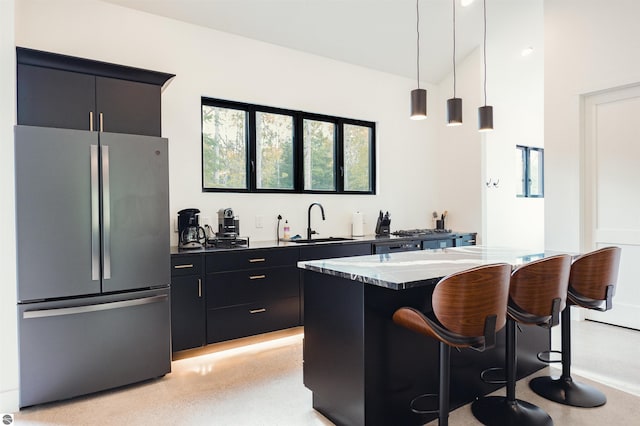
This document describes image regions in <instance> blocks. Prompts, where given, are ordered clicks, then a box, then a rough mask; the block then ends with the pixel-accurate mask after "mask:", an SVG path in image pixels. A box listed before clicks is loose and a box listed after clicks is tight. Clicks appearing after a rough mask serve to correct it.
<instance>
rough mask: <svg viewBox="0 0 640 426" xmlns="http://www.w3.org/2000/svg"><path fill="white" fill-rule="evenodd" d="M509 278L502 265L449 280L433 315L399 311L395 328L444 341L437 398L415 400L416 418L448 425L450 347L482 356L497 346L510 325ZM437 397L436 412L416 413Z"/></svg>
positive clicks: (440, 288) (438, 292)
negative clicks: (430, 417) (434, 419)
mask: <svg viewBox="0 0 640 426" xmlns="http://www.w3.org/2000/svg"><path fill="white" fill-rule="evenodd" d="M510 272H511V266H510V265H508V264H506V263H497V264H492V265H485V266H479V267H476V268H472V269H468V270H465V271H462V272H458V273H455V274H451V275H448V276H446V277H444V278H443V279H442V280H440V281H439V282H438V284H437V285H436V287H435V289H434V291H433V296H432V308H433V311H432V312H429V313H423V312H421V311H419V310H417V309H414V308H410V307H403V308H400V309H398V310H396V311H395V313H394V314H393V321H394V322H395V323H396V324H398V325H400V326H402V327H406V328H408V329H409V330H412V331H415V332H417V333H420V334H423V335H425V336H429V337H432V338H434V339H437V340H438V341H439V353H440V358H439V368H440V371H439V386H438V388H439V391H438V394H437V395H436V394H425V395H420V396H417V397H416V398H414V399H413V400H412V401H411V404H410V405H411V410H412V411H413V412H414V413H417V414H433V413H438V424H439V425H441V426H446V425H448V422H449V367H450V355H451V346H453V347H456V348H472V349H475V350H478V351H483V350H485V349H488V348H492V347H493V346H494V345H495V340H496V332H497V331H498V330H500V329H502V327H504V324H505V322H506V310H507V309H506V306H507V297H508V294H509V277H510ZM436 396H437V397H438V409H437V410H421V409H419V408H417V404H418V402H419V401H420V400H421V399H422V398H427V397H436Z"/></svg>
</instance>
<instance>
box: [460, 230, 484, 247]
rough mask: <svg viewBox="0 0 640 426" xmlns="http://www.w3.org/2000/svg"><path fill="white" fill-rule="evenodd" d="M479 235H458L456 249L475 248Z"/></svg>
mask: <svg viewBox="0 0 640 426" xmlns="http://www.w3.org/2000/svg"><path fill="white" fill-rule="evenodd" d="M477 235H478V234H476V233H472V234H458V235H456V240H455V245H456V247H464V246H475V245H476V236H477Z"/></svg>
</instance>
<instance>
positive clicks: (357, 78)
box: [16, 0, 437, 244]
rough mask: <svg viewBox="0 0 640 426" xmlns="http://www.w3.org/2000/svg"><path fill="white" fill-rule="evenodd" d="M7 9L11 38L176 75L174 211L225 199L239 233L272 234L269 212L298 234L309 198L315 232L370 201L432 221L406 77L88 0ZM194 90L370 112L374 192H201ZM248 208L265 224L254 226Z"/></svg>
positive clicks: (211, 206) (325, 231)
mask: <svg viewBox="0 0 640 426" xmlns="http://www.w3.org/2000/svg"><path fill="white" fill-rule="evenodd" d="M16 14H17V24H16V44H17V45H20V46H25V47H30V48H35V49H40V50H47V51H53V52H59V53H64V54H69V55H74V56H82V57H87V58H92V59H98V60H103V61H108V62H115V63H121V64H126V65H131V66H137V67H142V68H148V69H154V70H158V71H164V72H171V73H174V74H176V75H177V76H176V77H175V78H174V79H173V81H171V82H170V84H169V85H168V86H167V87H166V88H165V90H164V92H163V98H162V101H163V113H162V120H163V126H162V127H163V130H162V131H163V136H165V137H167V138H169V141H170V142H169V144H170V164H169V168H170V186H171V188H170V191H171V195H170V204H171V205H170V208H171V214H172V216H175V215H176V213H177V211H178V210H181V209H183V208H187V207H196V208H199V209H200V210H201V211H202V215H203V216H209V217H211V218H212V219H214V218H215V217H216V216H215V215H216V212H217V210H218V209H220V208H224V207H232V208H233V209H234V211H235V212H236V214H238V215H239V216H240V220H241V231H242V234H244V235H249V236H250V237H251V238H252V239H253V240H254V241H255V240H269V239H273V238H275V223H276V216H277V215H278V214H282V215H283V216H284V217H285V218H287V219H288V220H289V222H290V224H291V231H292V234H295V233H300V234H303V233H304V230H305V228H306V220H307V219H306V212H307V206H308V205H309V204H310V203H311V202H315V201H318V202H321V203H322V204H323V205H324V207H325V211H326V214H327V220H326V221H325V222H324V223H321V221H319V220H317V218H316V220H315V221H314V227H315V228H316V229H317V231H318V232H319V233H320V234H321V235H324V236H329V235H348V234H349V233H350V230H351V225H350V218H351V213H352V212H353V211H356V210H360V211H362V212H363V213H365V220H366V222H367V223H366V225H365V230H366V231H367V232H372V231H373V227H374V225H375V217H376V216H377V211H378V210H379V209H385V210H389V211H390V212H391V215H392V226H393V228H395V229H399V228H410V227H427V226H430V219H429V212H430V211H431V210H433V209H435V208H436V207H437V206H436V205H435V204H434V202H433V199H434V197H435V196H434V188H435V187H436V182H435V181H434V179H433V177H434V176H433V172H432V171H431V170H430V168H431V163H430V162H432V161H433V158H434V156H433V155H432V151H433V149H434V146H435V144H436V128H435V126H434V125H433V124H432V122H431V121H430V120H426V121H423V122H414V121H411V120H409V119H408V117H409V105H410V103H409V99H410V91H411V89H413V88H414V85H415V82H413V81H411V80H408V79H405V78H399V77H396V76H392V75H389V74H384V73H380V72H376V71H372V70H369V69H365V68H360V67H356V66H352V65H348V64H345V63H340V62H337V61H333V60H329V59H326V58H322V57H318V56H313V55H309V54H305V53H301V52H298V51H294V50H290V49H285V48H281V47H278V46H274V45H269V44H265V43H262V42H257V41H254V40H249V39H246V38H242V37H238V36H234V35H230V34H226V33H221V32H217V31H213V30H209V29H205V28H203V27H198V26H194V25H189V24H185V23H182V22H178V21H173V20H169V19H166V18H162V17H157V16H153V15H150V14H145V13H141V12H138V11H133V10H129V9H125V8H121V7H118V6H114V5H111V4H106V3H102V2H96V1H91V0H89V1H83V2H78V1H73V0H56V1H50V0H22V1H20V2H19V3H18V5H17V8H16ZM69 29H71V30H69ZM114 29H117V31H114ZM141 35H142V36H141ZM427 88H428V89H430V92H431V93H435V92H436V90H435V88H430V87H427ZM201 96H209V97H214V98H222V99H230V100H236V101H243V102H250V103H256V104H262V105H270V106H276V107H283V108H290V109H298V110H304V111H309V112H315V113H322V114H331V115H337V116H344V117H349V118H356V119H362V120H370V121H375V122H376V123H377V148H378V171H377V178H378V182H377V192H378V194H377V195H375V196H337V195H275V194H272V195H256V194H252V195H247V194H220V193H202V192H201V178H200V173H201V170H200V97H201ZM430 108H432V106H430ZM257 215H260V216H263V217H264V228H260V229H258V228H256V227H255V222H256V220H255V216H257ZM315 217H316V216H315V213H314V218H315ZM172 242H173V243H174V244H176V243H177V234H173V239H172Z"/></svg>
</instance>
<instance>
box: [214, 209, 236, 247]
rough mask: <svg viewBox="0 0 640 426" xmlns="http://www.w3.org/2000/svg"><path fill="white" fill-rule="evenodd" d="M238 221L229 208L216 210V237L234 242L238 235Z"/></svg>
mask: <svg viewBox="0 0 640 426" xmlns="http://www.w3.org/2000/svg"><path fill="white" fill-rule="evenodd" d="M239 222H240V221H239V220H238V219H237V218H236V217H235V215H234V214H233V210H232V209H231V208H226V209H220V210H218V232H217V234H216V237H218V238H221V239H228V240H235V239H236V238H238V234H239V233H240V223H239Z"/></svg>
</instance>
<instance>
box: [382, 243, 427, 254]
mask: <svg viewBox="0 0 640 426" xmlns="http://www.w3.org/2000/svg"><path fill="white" fill-rule="evenodd" d="M415 250H422V242H421V241H420V240H410V241H385V242H376V243H374V244H373V254H385V253H398V252H401V251H415Z"/></svg>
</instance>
